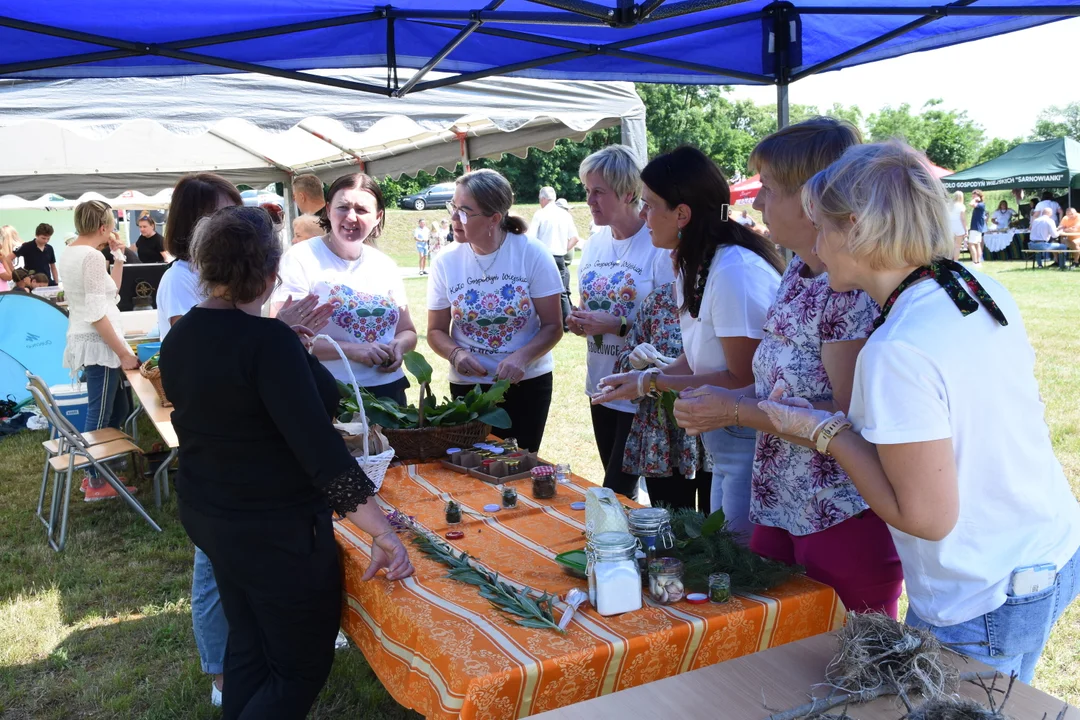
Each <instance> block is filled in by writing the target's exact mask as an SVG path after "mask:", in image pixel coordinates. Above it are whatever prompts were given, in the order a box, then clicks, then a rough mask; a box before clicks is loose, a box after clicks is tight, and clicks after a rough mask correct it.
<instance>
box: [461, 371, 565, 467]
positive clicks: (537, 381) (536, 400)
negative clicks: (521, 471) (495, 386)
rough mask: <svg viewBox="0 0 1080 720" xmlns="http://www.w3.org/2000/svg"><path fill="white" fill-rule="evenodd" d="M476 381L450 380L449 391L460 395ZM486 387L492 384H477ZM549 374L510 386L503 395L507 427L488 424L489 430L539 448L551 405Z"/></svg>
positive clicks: (533, 447) (523, 445) (532, 447)
mask: <svg viewBox="0 0 1080 720" xmlns="http://www.w3.org/2000/svg"><path fill="white" fill-rule="evenodd" d="M475 384H476V383H471V384H465V383H450V394H451V395H452V396H453V397H456V398H459V397H463V396H464V395H466V394H468V392H469V391H470V390H472V389H473V386H474V385H475ZM480 387H481V388H482V389H483V390H484V391H487V389H488V388H490V387H491V385H490V384H488V385H480ZM551 388H552V374H551V373H547V374H544V375H538V376H537V377H534V378H530V379H529V380H522V381H521V382H519V383H515V384H513V385H511V386H510V389H509V390H507V391H506V397H505V398H504V399H503V402H502V406H501V407H502V408H503V409H504V410H506V413H507V414H508V415H509V416H510V423H511V424H510V427H509V428H507V429H506V430H503V429H501V428H491V434H492V435H494V436H495V437H499V438H508V437H512V438H517V441H518V445H519V446H521V447H523V448H525V449H526V450H531V451H533V452H539V450H540V443H541V442H542V441H543V439H544V428H545V427H546V426H547V417H548V410H549V409H550V408H551Z"/></svg>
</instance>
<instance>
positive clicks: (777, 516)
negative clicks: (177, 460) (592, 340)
mask: <svg viewBox="0 0 1080 720" xmlns="http://www.w3.org/2000/svg"><path fill="white" fill-rule="evenodd" d="M860 141H861V139H860V138H859V134H858V131H857V130H856V129H855V128H853V127H851V126H850V125H847V124H846V123H842V122H840V121H837V120H833V119H831V118H816V119H812V120H808V121H806V122H803V123H799V124H798V125H793V126H790V127H788V128H785V129H784V130H781V131H779V132H777V133H774V134H773V135H770V136H769V137H767V138H765V140H763V141H762V142H761V143H760V144H759V145H758V146H757V147H756V148H755V149H754V152H753V153H752V154H751V156H750V161H751V164H752V165H755V166H757V169H758V170H760V173H761V183H762V188H761V191H760V192H759V194H758V196H757V199H756V200H755V202H754V206H755V207H756V208H757V209H759V210H761V211H762V212H763V214H764V218H765V222H766V224H767V225H768V226H769V229H770V230H771V231H772V237H773V239H775V240H776V241H777V242H778V243H780V244H781V245H783V246H784V247H786V248H788V249H789V250H791V251H792V253H794V257H793V258H792V260H791V263H790V264H789V265H788V268H787V270H786V271H785V273H784V276H783V278H782V279H781V280H780V288H779V290H778V291H777V294H776V301H775V302H774V303H773V305H772V307H771V308H769V312H768V314H767V315H766V318H765V328H764V338H763V339H762V341H761V344H760V345H759V346H758V348H757V351H756V352H755V354H754V385H752V386H749V387H746V388H742V389H738V390H722V389H720V388H699V389H698V390H695V391H690V392H688V393H684V396H683V398H682V399H680V400H679V401H677V402H676V403H675V417H676V419H677V420H678V422H679V424H680V425H681V426H682V427H684V428H686V429H687V431H689V432H692V433H697V432H705V431H708V430H712V429H714V428H716V427H723V426H726V425H731V424H733V421H735V424H741V425H743V426H747V427H752V428H755V429H757V430H759V431H760V432H758V435H757V447H756V448H755V453H754V471H753V476H752V479H751V498H750V520H751V521H752V522H753V523H754V531H753V536H752V538H751V541H750V547H751V549H753V550H755V551H756V552H758V553H760V554H762V555H765V556H767V557H771V558H774V559H776V560H780V561H783V562H787V563H798V564H800V565H802V566H804V567H805V568H806V573H807V575H809V576H810V577H811V578H813V579H815V580H818V581H820V582H824V583H827V584H828V585H831V586H832V587H833V588H835V589H836V592H837V594H838V595H839V596H840V599H841V600H842V601H843V603H844V605H845V606H846V607H847V608H848V609H849V610H853V611H856V612H860V611H878V612H884V613H888V614H889V615H891V616H892V617H896V613H897V600H898V599H899V597H900V590H901V584H902V581H903V575H902V572H901V569H900V559H899V557H898V556H897V554H896V549H895V547H894V546H893V542H892V538H891V536H890V535H889V530H888V527H887V526H886V525H885V523H884V522H883V521H882V520H881V518H879V517H878V516H877V515H875V514H874V512H873V511H872V510H870V509H869V506H868V505H867V504H866V502H865V501H864V500H863V498H862V497H861V496H860V495H859V492H858V490H856V489H855V486H854V485H853V484H852V482H851V480H850V478H848V476H847V474H845V473H844V471H843V470H842V469H841V468H840V466H839V465H837V463H836V461H835V460H834V459H833V458H832V457H830V456H828V455H825V454H823V453H819V452H816V451H815V450H812V449H809V448H806V447H802V446H800V445H796V444H794V443H791V442H788V440H786V439H785V438H783V437H780V436H778V435H776V434H775V427H774V426H773V425H772V423H771V421H770V420H769V419H768V417H767V416H766V415H765V413H764V412H762V411H761V410H759V409H758V407H757V400H756V399H755V398H762V399H764V398H766V397H768V396H769V395H771V394H772V393H773V392H784V393H787V394H789V395H790V396H791V397H795V398H799V399H800V401H803V402H806V403H807V404H813V406H814V407H819V408H822V409H829V410H840V411H847V409H848V404H849V403H850V401H851V388H852V382H853V380H854V376H855V360H856V358H857V357H858V355H859V351H860V350H861V349H862V347H863V345H864V344H865V342H866V338H868V337H869V336H870V332H871V330H872V326H873V322H874V319H875V318H876V317H877V315H878V307H877V305H876V304H874V302H873V300H872V299H871V298H870V296H869V295H867V294H866V293H863V292H861V291H853V292H835V291H833V290H832V289H830V287H829V276H828V273H827V272H825V266H824V265H823V264H822V262H821V260H820V259H818V257H817V255H815V254H814V251H813V248H814V242H815V240H816V238H817V230H816V229H815V228H814V226H813V224H812V223H811V222H810V220H809V218H807V216H806V214H805V213H804V212H803V210H802V200H801V195H800V192H801V188H802V185H803V184H804V183H805V182H806V181H807V180H808V179H809V178H810V177H811V176H812V175H814V174H815V173H816V172H818V171H819V170H822V169H824V168H826V167H827V166H829V165H830V164H831V163H832V162H834V161H835V160H836V159H837V158H839V157H840V156H841V155H842V154H843V152H844V150H845V149H847V148H848V147H850V146H852V145H856V144H858V143H859V142H860Z"/></svg>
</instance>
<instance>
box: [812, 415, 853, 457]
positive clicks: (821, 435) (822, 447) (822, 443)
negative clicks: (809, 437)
mask: <svg viewBox="0 0 1080 720" xmlns="http://www.w3.org/2000/svg"><path fill="white" fill-rule="evenodd" d="M849 427H851V421H850V420H848V419H847V418H846V417H844V416H843V415H840V414H837V415H835V416H834V417H833V418H832V419H831V420H827V421H825V424H824V425H823V426H822V428H821V431H820V432H818V436H817V440H816V441H815V443H814V444H815V446H816V447H817V451H818V452H819V453H822V454H823V455H829V457H832V454H831V453H830V452H829V443H830V442H831V441H832V439H833V438H834V437H836V436H837V435H839V434H840V433H841V432H843V431H844V430H847V429H848V428H849Z"/></svg>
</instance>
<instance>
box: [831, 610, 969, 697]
mask: <svg viewBox="0 0 1080 720" xmlns="http://www.w3.org/2000/svg"><path fill="white" fill-rule="evenodd" d="M839 638H840V647H839V649H838V651H837V654H836V657H835V658H833V661H832V662H831V663H830V664H829V668H828V670H827V671H826V680H827V681H828V684H829V685H831V686H832V687H834V688H836V689H838V690H843V691H844V692H846V693H848V694H849V695H850V696H851V699H852V700H853V701H856V702H859V701H863V700H869V699H872V698H874V697H878V696H879V695H881V694H882V693H883V692H888V693H896V694H901V693H902V694H905V695H909V696H916V695H917V696H921V697H923V698H926V699H937V698H943V697H945V696H947V695H951V694H952V693H955V692H956V689H957V687H959V684H960V673H959V671H957V669H956V668H955V667H953V666H952V665H951V664H950V663H948V662H946V661H945V660H944V659H943V658H942V653H943V652H944V651H945V649H944V648H943V647H942V645H941V642H940V641H939V640H938V639H937V638H936V637H934V635H933V634H931V633H930V632H928V631H926V630H920V629H918V628H912V627H908V626H906V625H904V624H902V623H899V622H897V621H896V620H893V619H892V618H890V617H888V616H887V615H882V614H880V613H865V614H855V613H848V616H847V624H846V625H845V626H844V628H843V629H842V630H841V631H840V632H839Z"/></svg>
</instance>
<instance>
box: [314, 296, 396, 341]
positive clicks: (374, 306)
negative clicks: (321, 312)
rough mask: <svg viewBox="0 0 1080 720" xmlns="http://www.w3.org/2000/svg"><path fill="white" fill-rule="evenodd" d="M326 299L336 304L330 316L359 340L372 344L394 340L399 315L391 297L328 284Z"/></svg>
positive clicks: (336, 323)
mask: <svg viewBox="0 0 1080 720" xmlns="http://www.w3.org/2000/svg"><path fill="white" fill-rule="evenodd" d="M327 300H328V301H329V302H332V303H334V304H335V307H334V314H333V315H331V316H330V319H331V320H333V322H334V324H335V325H337V326H338V327H340V328H341V329H343V330H344V331H345V332H347V333H349V334H350V335H352V336H353V337H354V338H356V339H357V340H358V341H360V342H367V343H373V342H389V341H390V340H392V339H393V337H394V334H395V330H396V329H397V322H398V315H399V312H398V307H397V303H395V302H394V299H393V298H391V297H389V296H386V295H371V294H369V293H362V292H356V291H355V290H353V289H352V288H351V287H349V286H348V285H331V286H330V292H329V297H328V298H327Z"/></svg>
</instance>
